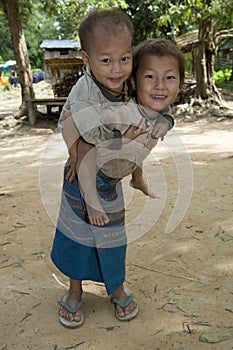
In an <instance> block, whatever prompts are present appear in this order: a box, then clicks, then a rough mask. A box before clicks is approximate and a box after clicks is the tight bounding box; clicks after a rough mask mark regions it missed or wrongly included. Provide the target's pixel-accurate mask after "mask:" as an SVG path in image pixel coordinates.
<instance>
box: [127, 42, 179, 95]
mask: <svg viewBox="0 0 233 350" xmlns="http://www.w3.org/2000/svg"><path fill="white" fill-rule="evenodd" d="M147 55H150V56H158V57H163V56H167V55H170V56H172V57H174V58H175V59H176V60H177V62H178V66H179V73H180V88H181V87H182V85H183V83H184V78H185V58H184V55H183V53H182V51H181V50H180V49H179V48H178V47H177V45H176V44H174V43H173V42H172V41H171V40H168V39H150V40H145V41H143V42H142V43H140V44H139V45H137V46H136V47H135V49H134V58H133V76H134V77H135V75H136V73H137V71H138V68H139V65H140V62H141V60H142V59H143V58H144V57H145V56H147Z"/></svg>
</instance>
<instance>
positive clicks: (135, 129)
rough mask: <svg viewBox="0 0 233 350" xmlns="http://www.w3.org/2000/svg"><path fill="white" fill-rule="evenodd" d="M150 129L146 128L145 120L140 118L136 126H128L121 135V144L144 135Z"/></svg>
mask: <svg viewBox="0 0 233 350" xmlns="http://www.w3.org/2000/svg"><path fill="white" fill-rule="evenodd" d="M149 130H150V128H147V127H146V120H145V119H144V118H142V119H141V120H140V122H139V124H138V125H133V124H132V125H130V126H129V127H128V129H127V130H126V132H125V133H124V134H123V135H122V141H123V143H127V142H129V141H130V140H134V139H136V138H137V137H138V136H140V135H143V134H146V133H147V132H148V131H149Z"/></svg>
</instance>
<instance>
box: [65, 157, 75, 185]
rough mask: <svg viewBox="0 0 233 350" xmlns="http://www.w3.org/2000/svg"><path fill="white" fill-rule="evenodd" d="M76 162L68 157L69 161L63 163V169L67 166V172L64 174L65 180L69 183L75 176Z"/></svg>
mask: <svg viewBox="0 0 233 350" xmlns="http://www.w3.org/2000/svg"><path fill="white" fill-rule="evenodd" d="M76 164H77V162H75V161H74V160H72V159H70V160H69V162H68V163H67V164H66V165H65V169H66V168H69V170H68V172H67V174H66V180H67V181H68V182H69V183H72V182H73V181H74V179H75V176H76Z"/></svg>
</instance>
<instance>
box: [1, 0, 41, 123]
mask: <svg viewBox="0 0 233 350" xmlns="http://www.w3.org/2000/svg"><path fill="white" fill-rule="evenodd" d="M2 3H3V8H4V12H5V14H6V17H7V20H8V23H9V28H10V32H11V40H12V45H13V50H14V55H15V59H16V62H17V67H18V68H17V71H18V76H19V82H20V85H21V96H22V103H21V106H20V108H19V111H18V112H17V113H16V114H15V115H14V116H15V118H20V117H22V116H24V115H28V109H27V103H26V101H27V100H28V99H30V98H34V97H35V93H34V90H33V80H32V79H33V78H32V71H31V65H30V61H29V56H28V50H27V45H26V41H25V37H24V33H23V29H22V25H21V19H20V13H19V3H18V0H2Z"/></svg>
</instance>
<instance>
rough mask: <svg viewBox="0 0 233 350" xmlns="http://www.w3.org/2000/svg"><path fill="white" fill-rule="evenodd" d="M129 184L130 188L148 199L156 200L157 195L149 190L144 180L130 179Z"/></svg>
mask: <svg viewBox="0 0 233 350" xmlns="http://www.w3.org/2000/svg"><path fill="white" fill-rule="evenodd" d="M129 184H130V186H131V187H133V188H135V189H137V190H140V191H142V193H144V194H145V195H146V196H148V197H150V198H158V196H157V194H156V193H155V192H154V191H152V190H150V189H149V187H148V185H147V183H146V182H145V180H144V179H140V180H133V179H131V180H130V182H129Z"/></svg>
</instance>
